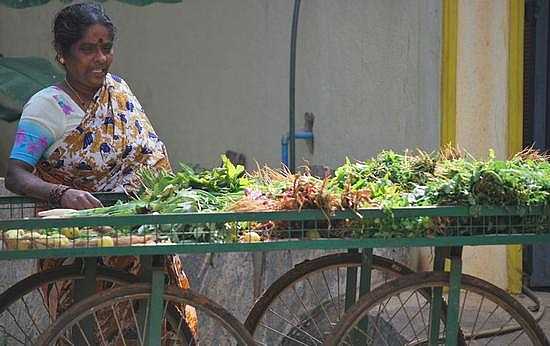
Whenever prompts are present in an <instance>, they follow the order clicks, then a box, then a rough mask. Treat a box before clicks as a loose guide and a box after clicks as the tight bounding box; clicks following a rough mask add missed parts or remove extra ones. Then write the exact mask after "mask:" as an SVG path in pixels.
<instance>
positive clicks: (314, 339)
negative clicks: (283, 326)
mask: <svg viewBox="0 0 550 346" xmlns="http://www.w3.org/2000/svg"><path fill="white" fill-rule="evenodd" d="M270 312H271V313H272V314H273V315H275V316H277V317H279V318H280V319H281V320H282V321H283V322H286V323H287V324H288V325H291V326H293V327H294V328H296V329H297V330H299V331H301V332H302V333H304V334H305V335H306V336H308V337H309V338H310V339H311V340H313V341H315V342H318V343H322V342H321V340H319V339H317V338H316V337H314V336H313V335H311V334H310V333H308V332H307V331H306V330H304V329H303V328H302V327H301V326H300V325H301V323H298V324H297V325H294V324H293V323H292V322H291V321H290V320H288V319H287V318H285V317H284V316H282V315H280V314H279V313H277V312H275V311H273V310H270ZM260 325H261V326H262V327H264V328H266V329H269V330H272V331H275V329H274V328H272V327H270V326H268V325H266V324H263V323H262V324H260ZM277 333H278V334H281V335H286V334H284V333H282V332H280V331H277Z"/></svg>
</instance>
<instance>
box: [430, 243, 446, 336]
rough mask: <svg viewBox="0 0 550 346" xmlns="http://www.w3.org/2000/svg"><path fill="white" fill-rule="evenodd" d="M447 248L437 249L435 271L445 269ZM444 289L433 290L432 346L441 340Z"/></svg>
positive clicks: (431, 313)
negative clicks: (440, 329)
mask: <svg viewBox="0 0 550 346" xmlns="http://www.w3.org/2000/svg"><path fill="white" fill-rule="evenodd" d="M447 252H448V249H447V248H441V247H436V248H435V258H434V271H443V270H444V269H445V257H446V254H447ZM442 294H443V289H442V288H441V287H437V288H434V289H433V290H432V301H431V304H430V336H429V342H430V346H437V345H438V340H439V328H440V326H441V312H442V311H441V309H442V306H443V296H442Z"/></svg>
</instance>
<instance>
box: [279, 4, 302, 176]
mask: <svg viewBox="0 0 550 346" xmlns="http://www.w3.org/2000/svg"><path fill="white" fill-rule="evenodd" d="M300 3H301V0H294V13H293V15H292V30H291V32H290V78H289V102H288V140H286V143H287V145H288V147H289V150H285V152H286V155H287V160H286V161H287V162H286V163H287V167H288V168H289V169H290V171H291V172H294V171H295V170H296V132H295V123H294V118H295V117H294V109H295V108H294V106H295V96H296V36H297V34H298V18H299V16H300ZM281 144H282V145H284V144H283V140H281ZM289 152H290V155H289Z"/></svg>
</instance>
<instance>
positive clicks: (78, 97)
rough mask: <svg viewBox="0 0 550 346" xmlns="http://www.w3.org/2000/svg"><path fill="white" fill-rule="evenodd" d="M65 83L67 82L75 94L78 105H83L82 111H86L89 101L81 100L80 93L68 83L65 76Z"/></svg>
mask: <svg viewBox="0 0 550 346" xmlns="http://www.w3.org/2000/svg"><path fill="white" fill-rule="evenodd" d="M65 84H67V86H68V87H69V89H70V90H71V91H72V92H73V94H75V96H76V98H77V99H78V102H79V103H80V105H81V106H82V107H84V111H86V110H87V109H88V106H89V105H90V101H88V102H84V101H82V98H81V97H80V94H79V93H78V92H77V91H76V90H75V88H73V86H72V85H71V84H70V83H69V81H68V80H67V78H65Z"/></svg>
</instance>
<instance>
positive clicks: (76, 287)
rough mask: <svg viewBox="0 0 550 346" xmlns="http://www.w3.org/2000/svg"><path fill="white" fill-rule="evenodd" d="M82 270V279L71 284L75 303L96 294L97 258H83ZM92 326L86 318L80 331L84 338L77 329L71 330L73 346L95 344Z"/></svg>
mask: <svg viewBox="0 0 550 346" xmlns="http://www.w3.org/2000/svg"><path fill="white" fill-rule="evenodd" d="M83 270H84V279H82V280H75V281H74V284H73V299H74V302H75V303H77V302H79V301H82V300H83V299H86V298H88V297H90V296H92V295H94V294H95V292H96V280H97V278H96V274H97V258H96V257H86V258H84V259H83ZM94 325H95V322H94V320H93V318H91V317H87V318H86V319H85V320H84V321H83V322H82V323H81V327H82V331H83V332H84V335H85V337H84V336H83V335H82V332H81V331H80V329H79V328H77V327H74V330H73V335H74V337H73V342H74V344H75V345H86V344H89V343H95V334H94Z"/></svg>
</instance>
